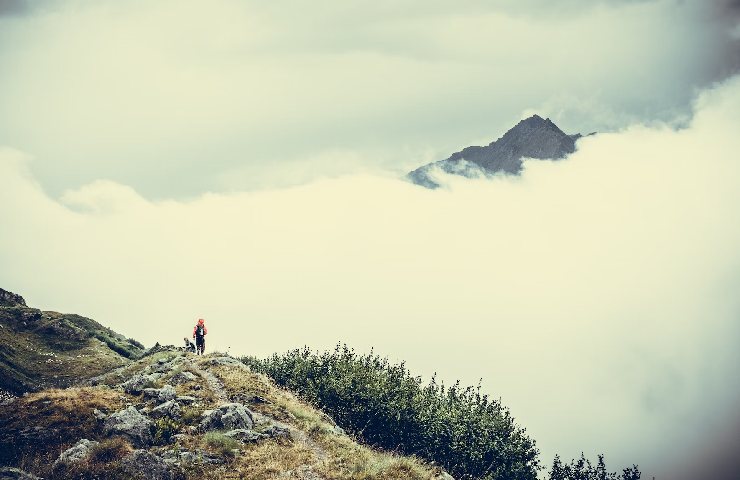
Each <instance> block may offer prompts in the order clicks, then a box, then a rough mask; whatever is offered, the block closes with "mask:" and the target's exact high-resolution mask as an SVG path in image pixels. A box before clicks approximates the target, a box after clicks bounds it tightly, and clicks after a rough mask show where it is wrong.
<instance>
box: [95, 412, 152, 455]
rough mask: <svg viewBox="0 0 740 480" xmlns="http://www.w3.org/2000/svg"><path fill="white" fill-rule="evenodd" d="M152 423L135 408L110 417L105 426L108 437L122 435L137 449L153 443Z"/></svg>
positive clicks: (104, 429)
mask: <svg viewBox="0 0 740 480" xmlns="http://www.w3.org/2000/svg"><path fill="white" fill-rule="evenodd" d="M151 425H152V422H151V421H150V420H149V419H148V418H146V417H145V416H144V415H142V414H141V413H139V411H138V410H136V409H135V408H134V407H128V408H127V409H125V410H121V411H118V412H116V413H114V414H112V415H111V416H109V417H108V418H107V419H106V421H105V424H104V425H103V431H104V432H105V434H106V435H122V436H124V437H127V438H128V439H129V440H131V443H132V444H133V445H134V446H137V447H145V446H147V445H150V444H151V443H152V433H151Z"/></svg>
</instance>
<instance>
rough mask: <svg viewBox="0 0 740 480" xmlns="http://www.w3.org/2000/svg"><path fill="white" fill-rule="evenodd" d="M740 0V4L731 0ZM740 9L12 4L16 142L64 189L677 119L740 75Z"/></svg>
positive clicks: (48, 182)
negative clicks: (520, 132)
mask: <svg viewBox="0 0 740 480" xmlns="http://www.w3.org/2000/svg"><path fill="white" fill-rule="evenodd" d="M734 3H735V4H737V2H734ZM736 13H737V12H736V9H735V8H733V7H732V2H729V1H726V2H725V1H705V0H694V1H686V0H684V1H680V0H662V1H601V2H599V1H592V0H588V1H587V0H568V1H564V2H552V1H546V0H530V1H521V0H516V1H515V0H509V1H498V2H490V1H465V0H463V1H456V2H443V1H436V0H432V1H430V0H416V1H403V2H398V1H391V0H381V1H378V0H372V1H347V2H337V1H326V0H312V1H291V2H263V1H233V2H231V1H225V2H224V1H220V2H219V1H193V0H176V1H175V0H173V1H166V0H165V1H157V2H152V1H128V2H112V1H102V2H101V1H95V2H92V1H84V0H81V1H70V2H55V1H48V0H47V1H39V2H23V1H21V0H1V1H0V72H1V75H0V144H5V145H10V146H13V147H15V148H19V149H21V150H23V151H25V152H28V153H29V154H31V155H32V156H33V157H34V161H33V164H32V165H31V169H32V171H33V172H34V174H35V175H36V176H37V177H38V178H39V180H40V181H41V182H42V183H43V185H44V188H45V189H47V190H48V191H49V192H51V193H52V194H54V195H57V194H60V193H61V192H63V191H64V190H66V189H68V188H77V187H79V186H81V185H83V184H85V183H88V182H90V181H92V180H96V179H99V178H107V179H112V180H115V181H119V182H123V183H126V184H128V185H131V186H132V187H134V188H136V189H137V191H139V192H141V193H142V194H143V195H145V196H147V197H149V198H168V197H179V198H185V197H192V196H195V195H198V194H200V193H203V192H206V191H223V190H236V191H241V190H251V189H260V188H265V187H272V186H284V185H292V184H297V183H302V182H304V181H306V180H310V179H314V178H319V177H326V176H334V175H339V174H347V173H355V172H357V171H359V170H363V171H366V172H377V173H380V172H383V173H386V174H397V173H401V172H404V171H406V170H408V169H410V168H412V167H416V166H419V165H421V164H422V163H425V162H427V161H430V160H439V159H442V158H446V157H447V156H448V155H449V154H450V153H452V152H453V151H457V150H459V149H461V148H462V147H465V146H467V145H470V144H483V143H489V142H490V141H492V140H494V139H495V138H497V137H498V136H499V135H501V134H502V133H503V132H504V131H506V129H507V128H510V127H511V126H512V125H513V124H514V123H515V122H516V121H517V120H519V119H520V118H521V117H522V116H523V115H528V114H531V113H534V112H538V113H539V114H541V115H543V116H550V117H551V118H552V119H553V120H555V122H556V123H557V124H559V125H560V126H561V127H562V128H563V129H564V130H566V131H567V132H569V133H570V132H576V131H580V132H590V131H594V130H598V131H611V130H615V129H620V128H624V127H626V126H627V125H630V124H631V123H634V122H649V123H652V122H660V121H666V122H680V121H682V120H685V118H684V116H685V115H686V114H688V105H689V103H690V100H691V98H692V96H694V95H695V94H696V91H697V89H699V88H701V87H703V86H706V85H708V84H710V83H711V82H713V81H716V80H721V79H723V78H725V77H727V76H728V75H730V74H732V73H733V72H735V71H736V70H737V67H738V64H739V56H740V53H738V52H740V48H739V45H738V33H740V32H738V31H737V29H735V32H734V33H735V35H734V36H733V35H732V28H733V27H734V26H735V25H734V23H733V22H734V21H735V20H736V19H737V15H736Z"/></svg>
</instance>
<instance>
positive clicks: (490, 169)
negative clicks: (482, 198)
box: [407, 115, 581, 188]
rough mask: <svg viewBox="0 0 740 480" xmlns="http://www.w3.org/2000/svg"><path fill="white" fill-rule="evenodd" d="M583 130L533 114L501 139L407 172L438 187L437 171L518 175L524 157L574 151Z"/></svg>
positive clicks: (415, 179) (547, 157)
mask: <svg viewBox="0 0 740 480" xmlns="http://www.w3.org/2000/svg"><path fill="white" fill-rule="evenodd" d="M580 137H581V135H580V134H575V135H568V134H566V133H564V132H563V131H562V130H560V129H559V128H558V127H557V125H555V124H554V123H553V122H552V120H550V119H549V118H546V119H543V118H542V117H540V116H539V115H533V116H531V117H529V118H527V119H525V120H522V121H520V122H519V123H517V124H516V126H514V127H513V128H512V129H511V130H509V131H508V132H506V133H505V134H504V135H503V136H502V137H501V138H499V139H498V140H496V141H494V142H491V143H490V144H488V145H487V146H484V147H479V146H471V147H467V148H464V149H462V150H461V151H459V152H456V153H453V154H452V155H451V156H450V157H449V158H446V159H444V160H440V161H438V162H434V163H430V164H427V165H424V166H422V167H419V168H417V169H416V170H414V171H412V172H410V173H409V174H408V175H407V179H409V180H410V181H412V182H413V183H416V184H417V185H421V186H423V187H426V188H437V187H439V186H440V185H439V183H438V182H437V180H436V179H435V174H436V173H437V172H443V173H447V174H452V175H460V176H463V177H468V178H476V177H480V176H487V175H491V174H497V173H499V174H508V175H518V174H519V173H520V172H521V170H522V159H523V158H535V159H540V160H559V159H562V158H565V157H566V156H567V155H569V154H571V153H573V152H574V151H575V149H576V146H575V141H576V140H577V139H578V138H580Z"/></svg>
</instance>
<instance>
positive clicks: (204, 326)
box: [193, 323, 208, 338]
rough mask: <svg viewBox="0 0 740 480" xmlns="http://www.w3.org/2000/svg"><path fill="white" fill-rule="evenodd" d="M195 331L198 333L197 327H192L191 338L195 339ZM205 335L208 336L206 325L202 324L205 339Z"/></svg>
mask: <svg viewBox="0 0 740 480" xmlns="http://www.w3.org/2000/svg"><path fill="white" fill-rule="evenodd" d="M197 331H198V325H196V326H195V327H193V338H195V332H197ZM206 335H208V329H207V328H206V324H205V323H204V324H203V336H204V337H205V336H206Z"/></svg>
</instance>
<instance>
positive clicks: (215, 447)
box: [203, 432, 241, 458]
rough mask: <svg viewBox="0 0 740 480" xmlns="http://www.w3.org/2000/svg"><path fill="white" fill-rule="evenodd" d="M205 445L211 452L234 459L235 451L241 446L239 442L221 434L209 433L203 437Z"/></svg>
mask: <svg viewBox="0 0 740 480" xmlns="http://www.w3.org/2000/svg"><path fill="white" fill-rule="evenodd" d="M203 443H204V444H205V446H206V447H208V449H209V450H211V451H212V452H214V453H217V454H218V455H220V456H222V457H232V458H233V457H234V456H235V454H234V451H235V450H239V446H240V445H241V444H240V443H239V441H238V440H235V439H233V438H231V437H227V436H226V435H224V434H223V433H221V432H208V433H206V434H205V435H203Z"/></svg>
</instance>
